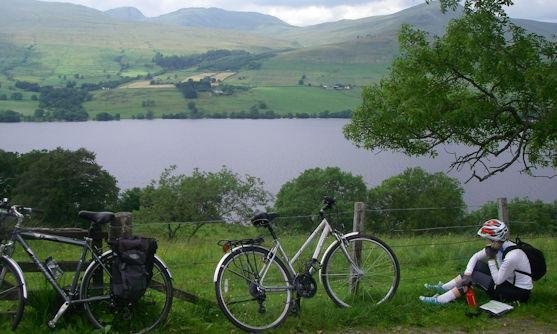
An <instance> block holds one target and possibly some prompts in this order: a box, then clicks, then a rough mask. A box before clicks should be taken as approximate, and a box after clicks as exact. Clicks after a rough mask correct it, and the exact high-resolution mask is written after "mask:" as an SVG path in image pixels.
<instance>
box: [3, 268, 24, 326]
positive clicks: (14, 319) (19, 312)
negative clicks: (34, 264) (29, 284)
mask: <svg viewBox="0 0 557 334" xmlns="http://www.w3.org/2000/svg"><path fill="white" fill-rule="evenodd" d="M24 289H25V287H24V282H23V278H22V277H21V275H20V273H19V272H18V271H17V270H16V267H15V266H14V265H13V264H12V263H10V261H8V260H7V259H6V258H0V328H2V327H3V326H6V325H7V326H9V328H10V329H15V328H16V327H17V325H18V324H19V322H20V320H21V317H22V316H23V309H24V307H25V290H24Z"/></svg>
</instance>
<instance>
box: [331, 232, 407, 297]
mask: <svg viewBox="0 0 557 334" xmlns="http://www.w3.org/2000/svg"><path fill="white" fill-rule="evenodd" d="M345 240H346V243H345V246H346V248H345V249H346V250H347V251H348V254H352V255H351V257H352V258H353V259H354V255H353V254H354V252H355V248H356V247H358V244H359V245H360V249H361V253H360V257H359V258H356V259H355V261H356V263H357V264H358V265H359V267H360V269H361V271H362V272H361V273H357V272H356V270H354V268H353V266H352V264H351V263H350V261H349V260H348V257H347V256H346V255H345V253H344V251H343V248H342V247H341V245H342V244H341V243H340V242H338V241H336V242H335V243H333V244H332V245H331V247H330V248H329V249H328V250H327V252H326V254H325V255H324V259H323V267H322V268H321V281H322V282H323V287H324V289H325V291H326V292H327V295H329V297H330V298H331V299H332V300H333V301H334V302H335V304H337V305H338V306H340V307H350V306H355V305H359V304H362V305H366V304H367V305H369V304H370V303H373V304H381V303H383V302H385V301H387V300H389V299H391V298H392V297H393V296H394V294H395V292H396V290H397V288H398V284H399V281H400V267H399V264H398V260H397V258H396V255H395V253H394V252H393V251H392V250H391V248H390V247H389V246H388V245H387V244H386V243H384V242H383V241H381V240H380V239H378V238H376V237H372V236H364V235H359V234H357V235H351V236H348V237H346V238H345ZM358 262H359V263H358Z"/></svg>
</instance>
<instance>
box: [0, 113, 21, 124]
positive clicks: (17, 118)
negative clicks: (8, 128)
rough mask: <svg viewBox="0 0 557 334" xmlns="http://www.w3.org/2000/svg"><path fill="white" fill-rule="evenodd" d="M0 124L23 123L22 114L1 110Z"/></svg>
mask: <svg viewBox="0 0 557 334" xmlns="http://www.w3.org/2000/svg"><path fill="white" fill-rule="evenodd" d="M0 122H5V123H17V122H21V114H20V113H18V112H16V111H13V110H0Z"/></svg>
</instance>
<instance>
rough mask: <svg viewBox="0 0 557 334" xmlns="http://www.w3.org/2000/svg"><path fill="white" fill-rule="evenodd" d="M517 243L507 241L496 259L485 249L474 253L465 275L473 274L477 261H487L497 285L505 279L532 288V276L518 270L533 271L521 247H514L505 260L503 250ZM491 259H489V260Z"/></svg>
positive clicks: (516, 284)
mask: <svg viewBox="0 0 557 334" xmlns="http://www.w3.org/2000/svg"><path fill="white" fill-rule="evenodd" d="M515 245H516V244H515V243H514V242H512V241H508V240H507V241H505V242H504V243H503V245H502V246H501V248H500V249H499V251H498V252H497V255H496V256H495V259H494V260H489V258H488V257H487V254H486V253H485V249H481V250H480V251H478V252H477V253H476V254H474V255H472V257H471V258H470V260H469V261H468V265H467V266H466V270H465V271H464V274H465V275H471V274H472V271H473V270H474V267H475V266H476V263H477V262H478V261H484V262H487V263H488V265H489V270H490V271H491V277H492V278H493V282H495V284H496V285H499V284H501V283H503V282H505V281H508V282H510V283H511V284H514V285H515V286H516V287H518V288H521V289H526V290H532V287H533V284H532V277H530V276H529V275H525V274H522V273H519V272H517V271H516V270H520V271H524V272H527V273H530V272H532V271H531V269H530V261H529V260H528V257H527V256H526V253H524V252H523V251H522V250H520V249H513V250H511V251H510V252H508V253H507V255H506V256H505V260H503V251H504V250H505V249H506V248H507V247H509V246H515ZM488 260H489V261H488Z"/></svg>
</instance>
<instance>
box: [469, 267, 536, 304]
mask: <svg viewBox="0 0 557 334" xmlns="http://www.w3.org/2000/svg"><path fill="white" fill-rule="evenodd" d="M472 283H473V284H474V285H475V286H478V287H480V288H482V289H483V290H484V291H485V292H486V293H487V294H488V296H489V297H491V298H492V299H495V300H498V301H501V302H514V301H519V302H522V303H525V302H527V301H528V298H530V290H527V289H522V288H519V287H517V286H515V285H514V284H512V283H510V282H509V281H505V282H503V283H502V284H499V285H497V286H496V285H495V283H494V282H493V278H492V277H491V271H490V270H489V266H488V265H487V263H485V262H482V261H478V263H476V266H475V267H474V271H473V272H472Z"/></svg>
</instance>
